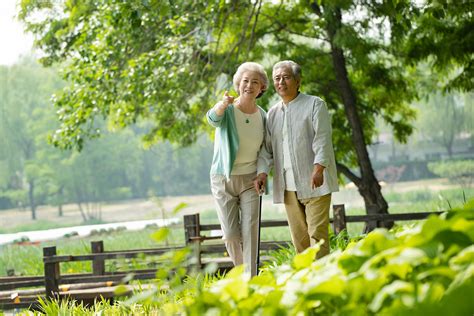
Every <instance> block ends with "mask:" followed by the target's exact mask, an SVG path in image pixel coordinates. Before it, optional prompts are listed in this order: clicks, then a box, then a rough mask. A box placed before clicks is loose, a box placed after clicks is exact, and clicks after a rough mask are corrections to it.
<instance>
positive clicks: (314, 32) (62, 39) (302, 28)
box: [20, 0, 450, 229]
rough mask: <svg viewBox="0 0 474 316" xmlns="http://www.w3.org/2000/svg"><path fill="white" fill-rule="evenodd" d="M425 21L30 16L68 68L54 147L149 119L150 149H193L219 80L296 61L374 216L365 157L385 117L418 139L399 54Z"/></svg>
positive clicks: (268, 12)
mask: <svg viewBox="0 0 474 316" xmlns="http://www.w3.org/2000/svg"><path fill="white" fill-rule="evenodd" d="M445 9H446V10H449V9H450V8H449V6H448V7H447V8H445ZM38 11H42V12H43V15H42V16H43V17H44V19H43V20H38V15H35V13H36V12H38ZM422 16H423V12H422V11H420V10H419V9H418V8H417V7H416V6H415V4H412V3H411V2H410V1H397V2H396V3H392V2H380V3H379V2H366V1H362V0H361V1H356V0H354V1H350V0H338V1H324V0H323V1H300V2H281V3H280V4H275V3H273V2H267V1H262V0H259V1H252V2H250V4H249V3H247V2H243V1H218V0H215V1H206V2H204V1H187V0H183V1H179V2H176V3H171V2H165V1H150V2H143V1H139V0H130V1H126V2H115V1H112V0H101V1H84V2H67V3H65V4H64V6H61V4H59V3H57V2H48V1H27V0H23V1H22V6H21V11H20V18H21V19H22V20H23V21H24V22H25V24H26V25H27V27H28V28H29V30H31V31H32V32H34V33H35V34H37V35H38V38H39V40H38V42H37V44H38V46H39V47H41V48H42V49H43V51H44V52H45V57H44V58H43V62H44V63H45V64H47V65H49V64H52V63H55V62H61V61H67V62H68V65H69V66H68V67H67V68H66V71H65V74H66V79H67V80H69V82H70V84H69V85H68V87H67V88H66V89H65V90H64V91H63V93H62V94H61V95H59V96H58V98H57V99H56V105H57V106H58V108H59V109H60V117H59V118H60V121H61V123H62V125H61V128H60V129H59V130H58V131H57V133H56V134H54V135H53V137H52V140H53V142H54V143H55V144H56V145H58V146H61V147H65V148H71V147H77V148H79V149H80V148H81V147H82V146H83V142H84V139H86V138H88V137H96V136H97V135H98V133H99V132H98V129H97V125H96V123H95V122H96V118H97V117H100V116H102V117H104V118H107V119H108V121H109V122H110V123H111V124H113V125H114V126H125V125H128V124H131V123H133V122H136V121H137V120H151V121H152V124H153V128H151V129H150V131H149V133H148V134H147V136H146V137H145V141H146V142H148V143H154V142H156V141H158V140H159V139H169V140H171V141H175V142H180V143H181V144H189V143H191V142H193V141H194V140H195V139H196V135H197V134H198V133H199V130H201V129H202V128H203V124H202V123H203V117H204V113H205V111H206V110H207V109H208V108H209V106H210V105H211V104H212V103H213V101H214V100H215V98H216V94H218V93H221V90H222V89H221V88H222V87H220V86H219V85H218V84H217V82H218V81H217V78H220V77H221V76H222V74H224V75H227V76H229V75H231V74H232V73H233V71H234V70H235V68H236V66H237V65H238V64H239V63H240V62H242V61H244V60H256V61H261V62H262V63H264V64H265V65H267V66H271V63H272V62H273V61H275V60H278V59H287V58H292V59H294V60H295V61H297V62H299V63H300V64H301V65H302V66H303V69H304V81H303V83H304V87H303V89H304V91H307V92H309V93H312V94H317V95H322V96H323V97H324V99H325V100H326V101H327V103H328V105H329V108H330V111H331V113H332V117H333V125H334V131H335V133H334V141H335V149H336V155H337V161H338V169H339V170H340V172H342V173H343V174H344V175H345V176H346V177H348V178H349V179H350V180H352V181H353V182H354V183H355V184H356V185H357V187H358V188H359V191H360V193H361V195H362V196H363V198H364V201H365V204H366V209H367V212H368V213H387V209H388V205H387V203H386V201H385V199H384V198H383V195H382V194H381V188H380V186H379V184H378V181H377V179H376V177H375V175H374V171H373V168H372V165H371V162H370V159H369V156H368V153H367V148H366V147H367V145H368V144H370V142H371V139H374V136H375V135H376V134H377V131H376V129H375V118H376V117H381V118H382V119H383V120H384V121H385V122H387V123H388V124H389V125H390V126H391V127H392V128H393V131H394V134H395V137H396V139H397V140H399V141H401V142H404V141H406V139H407V137H408V136H409V135H410V133H411V132H412V130H413V128H412V125H411V124H412V122H413V120H414V118H415V112H414V111H413V110H412V109H411V108H410V107H408V105H407V104H408V102H409V101H411V100H412V99H413V98H414V97H415V96H416V93H415V91H414V89H413V87H414V86H413V78H414V76H413V73H410V71H411V70H412V69H411V68H407V67H406V65H405V64H404V63H403V62H405V59H404V58H402V57H401V56H403V54H404V53H405V52H406V50H407V38H406V37H403V31H405V30H406V29H407V27H406V25H409V23H410V18H413V19H414V18H420V19H421V18H422ZM32 17H34V18H35V19H33V18H32ZM413 42H416V41H413ZM266 98H267V99H264V103H265V101H268V95H267V96H266ZM353 166H358V171H353V170H351V168H352V167H353ZM379 224H380V225H382V226H386V227H390V226H391V224H392V223H389V222H388V223H379ZM367 228H368V229H372V228H374V226H372V225H371V226H368V227H367Z"/></svg>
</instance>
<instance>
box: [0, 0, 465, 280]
mask: <svg viewBox="0 0 474 316" xmlns="http://www.w3.org/2000/svg"><path fill="white" fill-rule="evenodd" d="M18 3H19V2H18ZM22 3H23V4H24V7H21V8H20V7H19V6H16V7H15V1H3V2H2V3H1V5H2V7H1V9H2V10H1V14H2V16H1V19H2V20H1V23H2V24H1V27H0V34H1V36H2V38H1V39H0V41H1V42H2V43H3V45H2V49H1V55H0V56H2V61H1V64H2V65H1V66H0V100H1V103H0V234H2V235H8V234H17V233H19V235H18V239H17V240H16V242H14V243H13V244H10V243H9V244H8V245H0V253H1V256H0V274H2V275H5V274H7V272H8V270H11V269H12V268H16V269H17V270H16V273H20V274H22V273H26V274H40V273H41V269H42V267H41V264H37V262H36V261H40V260H41V257H40V255H39V249H40V247H42V246H46V245H53V244H54V245H58V246H59V247H63V248H62V249H63V250H60V251H66V252H67V251H69V252H73V253H74V252H78V253H80V252H81V251H84V250H85V246H84V245H85V243H86V242H87V241H89V240H90V239H94V238H101V239H104V240H105V242H106V247H107V249H127V248H130V247H138V248H139V247H143V248H146V247H151V246H152V245H153V244H154V243H155V241H154V240H153V238H150V236H151V235H153V232H154V231H155V230H156V228H155V227H153V226H152V227H148V228H146V229H143V230H141V231H139V232H138V233H136V234H135V233H131V232H124V231H123V230H120V231H113V230H111V231H105V230H104V231H100V232H97V231H95V232H94V233H95V234H97V233H98V234H99V235H100V236H99V237H97V236H91V237H88V238H86V239H83V238H82V237H81V238H79V237H78V236H75V234H74V229H71V231H69V232H67V233H65V235H64V236H63V237H64V238H62V239H61V240H50V241H45V242H41V243H38V242H36V241H33V240H29V239H28V238H24V237H22V233H23V232H27V231H38V230H43V231H44V235H45V236H46V235H47V230H48V229H55V228H59V227H64V226H70V227H76V226H79V225H101V224H110V223H119V225H120V223H126V222H133V221H138V220H153V219H157V218H168V219H169V218H178V220H179V219H180V218H181V217H182V215H184V214H190V213H196V212H199V213H201V214H202V215H203V217H202V218H203V220H204V221H205V222H206V221H207V222H212V223H215V222H217V217H216V215H215V211H214V206H213V201H212V197H211V196H210V194H209V193H210V189H209V167H210V163H211V159H212V151H213V149H212V146H213V145H212V130H211V129H210V128H209V126H207V125H206V124H205V118H204V113H205V110H206V109H208V108H209V107H210V106H212V104H213V102H215V101H216V100H218V99H219V98H220V95H221V94H222V91H223V90H224V89H228V88H230V87H231V84H230V78H231V76H232V74H233V71H234V70H235V69H236V67H237V66H238V65H239V64H240V63H241V62H242V61H244V60H248V59H251V60H255V61H259V62H262V64H263V65H264V66H265V67H266V69H267V71H268V74H270V73H271V65H272V64H273V63H274V62H275V61H277V60H279V59H282V58H293V59H295V60H296V61H298V62H299V63H301V64H302V65H303V86H302V91H303V92H308V93H311V94H315V95H319V96H321V97H323V99H325V100H326V101H327V103H328V106H329V109H330V113H331V116H332V119H333V122H332V123H333V130H334V141H335V151H336V155H337V159H338V162H339V163H341V164H343V166H342V168H341V170H344V172H341V176H340V180H341V181H340V189H341V191H340V192H339V193H336V194H334V197H333V203H335V204H340V203H343V204H345V206H346V211H347V213H348V214H365V213H366V209H367V204H366V201H365V200H364V199H363V197H361V195H360V194H359V192H358V188H357V185H356V184H355V183H354V181H352V180H354V179H355V180H357V179H360V176H361V173H360V170H359V167H360V165H359V163H360V161H361V160H360V159H359V156H358V153H357V154H356V150H355V148H354V147H357V144H355V143H354V142H353V141H352V139H351V133H352V131H353V130H354V128H353V127H354V126H352V125H351V124H349V123H348V119H346V117H345V113H344V105H345V104H344V100H342V98H341V96H339V95H338V93H339V92H338V90H337V86H338V85H337V81H338V80H339V79H340V78H337V76H336V75H334V73H332V71H333V69H332V68H331V67H332V66H331V65H332V63H331V58H330V56H331V54H330V52H334V48H333V47H331V46H330V45H329V44H328V40H331V41H332V42H331V43H333V44H334V43H336V44H337V45H339V46H340V47H343V48H344V49H345V51H344V52H345V54H346V55H345V56H346V58H347V59H346V67H347V69H348V70H349V76H348V78H349V79H350V80H351V83H352V85H353V87H354V92H355V94H356V98H355V101H356V103H357V104H358V106H359V108H358V111H359V114H360V122H359V123H361V127H362V129H363V132H364V141H365V145H366V146H363V147H364V148H365V150H366V151H367V153H368V157H369V158H370V163H371V164H372V167H373V170H374V175H375V177H376V179H377V183H379V185H380V186H381V192H382V193H383V196H384V198H385V199H386V201H387V202H388V206H389V208H388V211H389V212H390V213H402V212H425V211H444V210H449V209H453V208H457V207H460V206H462V205H464V204H465V203H466V201H468V200H470V199H472V198H473V197H474V191H473V188H472V180H473V173H474V171H473V163H474V133H473V131H474V104H473V94H472V76H471V73H470V71H472V69H471V68H472V44H469V43H472V41H470V39H471V38H472V32H469V31H466V30H469V27H467V26H469V25H471V24H472V22H469V21H467V22H466V21H465V20H463V19H465V17H466V14H467V15H469V14H471V13H472V11H470V9H472V6H470V5H469V3H468V2H462V1H461V2H460V3H458V5H452V6H451V7H446V6H445V5H443V4H442V3H441V4H438V3H435V2H431V1H427V2H426V3H427V6H426V7H427V12H428V13H429V17H424V16H422V17H420V16H417V15H416V14H413V15H409V13H410V14H411V13H413V12H410V11H409V10H408V7H410V5H409V4H413V3H412V2H409V1H408V2H403V1H401V2H399V4H398V5H399V6H400V7H395V4H394V5H393V7H391V5H390V2H386V3H385V4H384V5H382V4H380V6H379V7H377V5H378V3H377V2H374V3H371V4H372V5H373V6H372V7H369V6H367V7H364V4H360V3H362V2H360V3H359V2H357V1H341V2H340V3H339V2H338V3H339V4H340V5H341V6H342V8H343V11H345V12H346V14H348V15H346V16H345V19H344V20H343V22H344V23H345V24H346V25H345V27H346V28H342V29H341V30H342V31H341V30H340V37H339V38H337V39H334V38H331V37H330V36H329V39H327V38H326V39H321V38H320V37H321V36H323V35H324V32H322V31H321V30H322V29H323V28H324V23H323V24H318V23H320V22H318V23H316V22H315V21H321V20H318V19H317V18H315V16H317V15H318V13H317V10H316V9H317V5H316V4H317V3H318V2H308V1H301V2H300V1H282V2H281V3H280V2H278V1H268V2H266V1H250V2H249V3H250V4H251V5H250V6H245V5H241V4H244V2H239V1H217V2H216V10H214V11H213V10H211V9H212V6H206V5H205V4H204V3H203V2H200V1H198V2H196V3H194V1H182V2H180V4H179V5H177V6H176V7H166V4H163V3H161V2H159V1H158V2H153V1H152V2H150V3H154V5H156V6H157V7H156V8H154V9H157V10H151V11H150V12H148V11H147V10H148V9H150V8H147V7H146V6H145V7H142V5H143V3H142V2H140V1H129V2H126V3H125V2H124V3H122V4H121V5H119V4H118V3H116V2H114V1H100V2H99V1H98V2H94V1H92V2H84V4H83V5H77V7H76V8H75V9H76V11H74V10H73V8H74V6H75V4H73V2H70V4H71V6H72V7H70V8H69V9H70V10H71V12H69V14H70V15H71V17H72V18H71V21H70V22H69V23H71V24H70V25H62V24H57V25H54V27H53V28H52V30H51V29H50V30H47V31H46V32H44V33H42V35H43V36H44V37H41V36H39V37H37V40H38V41H39V44H40V45H43V51H41V49H35V50H33V49H31V43H32V41H33V36H32V35H31V34H30V35H25V34H24V33H23V30H22V29H23V27H24V25H21V24H19V22H18V21H17V20H15V21H16V22H15V21H13V20H12V19H11V17H12V15H16V16H17V17H18V16H20V17H21V19H23V21H24V23H25V24H28V23H34V22H31V20H28V12H34V11H35V10H37V9H38V10H39V9H41V10H46V11H47V10H52V11H54V10H55V9H56V5H60V4H63V3H65V2H62V1H38V2H35V1H22ZM68 3H69V2H68ZM94 3H101V4H102V5H103V7H101V8H100V10H96V9H97V8H94ZM309 3H311V4H312V5H311V6H310V7H311V9H310V10H309V11H310V13H308V8H305V7H304V6H305V5H307V4H309ZM328 3H329V2H328ZM328 3H326V2H324V1H323V4H324V5H328ZM369 3H370V2H369ZM423 3H424V2H423ZM45 4H51V5H46V6H45ZM278 4H281V6H282V8H280V9H278ZM365 4H367V3H365ZM259 5H260V7H259ZM404 5H406V6H405V7H404ZM226 6H229V8H230V9H226ZM336 7H337V5H336ZM252 8H253V11H252V10H251V9H252ZM334 8H335V7H332V6H331V5H328V7H327V10H328V11H329V12H330V11H331V10H332V9H334ZM158 9H159V10H158ZM361 9H362V10H361ZM82 10H84V11H82ZM88 10H91V11H88ZM364 10H365V11H364ZM403 10H406V12H405V11H403ZM311 11H312V12H311ZM466 11H467V13H466ZM347 12H349V13H347ZM354 12H366V13H367V16H364V14H363V13H362V14H361V15H358V14H359V13H356V14H355V15H354ZM402 12H405V13H407V14H406V15H404V14H403V13H402ZM469 12H471V13H469ZM270 13H271V14H270ZM275 13H279V15H275ZM320 13H321V12H320ZM74 14H77V19H75V17H74ZM219 14H224V15H225V17H226V18H227V19H228V20H225V19H221V18H219ZM351 14H352V16H351ZM81 15H83V16H82V17H81ZM89 15H90V16H93V17H94V19H89V20H88V19H85V20H84V19H83V18H84V16H86V17H89ZM384 15H386V16H385V17H386V20H384ZM59 16H60V15H59ZM256 16H259V18H260V19H259V20H258V23H257V18H256ZM276 16H277V17H278V19H276V18H275V17H276ZM336 16H337V15H336ZM348 16H349V18H348ZM40 17H41V15H40ZM43 17H44V16H43ZM163 17H164V18H163ZM167 17H168V18H167ZM209 17H211V18H209ZM244 17H248V19H245V18H244ZM298 17H301V19H298ZM351 17H352V18H351ZM81 18H82V19H83V20H81ZM101 19H103V20H101ZM213 19H215V20H213ZM273 19H275V20H277V22H279V23H281V24H279V23H274V24H272V23H270V22H271V21H273ZM324 19H328V17H327V16H326V17H323V18H322V20H324ZM404 19H406V20H404ZM415 19H420V20H416V21H415ZM443 19H445V20H447V21H449V22H452V23H448V25H449V27H448V28H446V29H443V28H440V27H439V24H438V23H437V22H438V21H443ZM33 20H34V19H33ZM387 20H390V23H393V25H392V26H393V27H399V28H400V29H396V28H393V29H392V31H393V33H392V34H391V35H393V40H394V41H393V42H391V41H389V40H388V34H387V33H385V34H384V30H386V29H385V28H386V27H387V24H386V23H389V22H387ZM471 20H472V19H471ZM8 21H10V22H8ZM12 21H13V22H12ZM97 21H101V23H110V25H107V26H106V27H105V26H104V25H102V24H101V23H97V24H95V22H97ZM150 21H152V22H153V23H152V22H150ZM223 21H224V22H226V23H227V24H226V23H224V22H223ZM328 21H329V22H331V21H330V19H329V20H328ZM139 22H140V23H143V24H142V25H141V24H140V23H139ZM208 22H215V23H217V24H216V25H217V26H219V27H221V28H220V29H219V28H218V27H217V26H216V28H215V30H218V31H219V32H221V35H222V38H220V37H218V36H217V35H216V34H214V36H215V37H214V38H212V37H208V36H204V35H205V32H206V27H214V26H212V25H211V26H210V25H209V24H206V23H208ZM283 22H285V23H283ZM137 23H138V24H137ZM147 23H148V24H147ZM154 23H156V24H154ZM259 23H261V24H259ZM312 23H314V25H313V27H308V25H311V24H312ZM321 23H322V22H321ZM410 23H413V25H417V24H416V23H419V24H418V25H419V26H420V27H419V28H418V29H416V28H414V27H413V28H412V25H411V24H410ZM469 23H470V24H469ZM211 24H212V23H211ZM330 24H331V23H328V25H330ZM46 25H48V23H46ZM51 25H52V24H51ZM143 25H145V26H146V27H147V28H149V29H147V32H140V30H141V27H142V26H143ZM201 25H202V27H201ZM466 25H467V26H466ZM333 26H334V25H333ZM29 27H30V29H35V28H34V26H33V25H32V24H29ZM352 27H353V28H352ZM76 28H77V29H81V28H82V29H81V32H82V33H81V32H76ZM58 29H61V31H58ZM157 29H159V32H155V33H153V31H156V30H157ZM36 30H37V35H38V34H39V33H41V31H39V30H40V29H36ZM236 30H238V31H236ZM101 31H105V32H104V33H101ZM203 32H204V33H203ZM246 32H247V33H246ZM411 32H413V33H411ZM417 32H418V33H417ZM84 34H86V35H87V36H85V35H84ZM97 34H99V35H98V36H97ZM150 34H153V36H155V37H153V36H152V37H149V35H150ZM203 34H204V35H203ZM404 34H407V35H406V37H405V35H404ZM433 34H435V35H436V36H433V37H431V36H432V35H433ZM333 35H334V34H333ZM81 36H84V37H83V38H82V37H81ZM95 36H97V38H95ZM239 36H240V37H239ZM272 36H274V37H272ZM410 36H412V37H410ZM417 36H418V37H417ZM78 37H79V38H81V40H80V41H77V38H78ZM323 37H324V36H323ZM438 37H439V38H441V39H442V40H441V41H439V38H438ZM417 38H423V41H418V42H417ZM96 39H97V40H99V42H100V40H103V42H101V43H99V44H98V43H97V42H96V41H95V40H96ZM151 40H153V41H155V42H154V45H156V46H154V45H151V46H147V45H146V44H147V43H148V44H150V43H151ZM443 40H444V42H443ZM430 41H433V42H430ZM25 43H26V44H25ZM61 43H62V44H61ZM66 43H67V45H66ZM125 43H127V44H125ZM131 43H136V45H134V44H131ZM447 43H449V45H448V44H447ZM214 44H216V45H215V47H214V46H212V45H214ZM68 45H70V46H68ZM234 45H235V46H234ZM292 45H293V46H292ZM337 45H336V46H337ZM289 46H290V47H293V49H289V48H288V47H289ZM235 47H241V48H239V49H237V50H234V51H232V50H231V49H230V48H233V49H235ZM45 48H46V49H47V50H46V51H44V49H45ZM67 49H70V51H67ZM14 52H15V53H14ZM124 52H126V54H125V53H124ZM268 52H271V53H272V54H269V53H268ZM336 53H337V50H336ZM206 54H208V55H206ZM213 54H214V55H213ZM124 55H126V56H127V58H128V59H127V62H126V63H122V62H123V61H124V60H125V59H124ZM97 56H99V57H97ZM101 56H102V57H104V58H102V57H101ZM188 57H189V58H188ZM194 58H196V59H194ZM207 58H209V59H207ZM38 59H41V61H42V63H43V64H44V65H47V66H48V67H44V66H43V65H42V64H41V63H40V62H39V61H38ZM118 73H119V74H120V75H119V76H117V74H118ZM110 83H113V84H112V85H110ZM233 93H235V92H233ZM110 99H113V100H114V101H113V102H108V101H107V100H110ZM276 100H278V98H277V96H276V95H275V92H274V90H273V89H272V88H271V89H269V91H268V92H267V93H266V95H265V97H264V98H263V99H262V101H261V105H262V106H263V107H265V108H267V109H268V108H269V106H271V104H273V103H274V102H275V101H276ZM53 145H55V146H56V147H54V146H53ZM359 145H360V144H359ZM358 148H359V149H360V146H359V147H358ZM60 149H62V150H60ZM344 167H347V168H344ZM343 174H344V175H343ZM347 175H348V176H347ZM356 182H357V181H356ZM372 184H373V183H372ZM263 218H264V219H274V218H285V214H284V210H283V208H282V207H281V206H275V205H273V204H272V202H271V196H266V197H265V198H264V209H263ZM97 227H100V226H97ZM363 228H364V227H363V225H362V224H351V225H350V226H349V233H350V235H351V236H358V235H360V234H361V233H362V231H363ZM91 230H92V229H91ZM273 234H274V235H267V236H264V237H263V238H264V239H267V240H268V239H270V240H271V239H277V238H279V239H280V238H282V237H281V236H282V235H284V236H286V238H289V235H288V234H287V230H284V231H280V232H274V233H273ZM285 234H286V235H285ZM180 238H182V237H180ZM180 238H177V239H176V238H175V241H178V242H180V241H182V240H181V239H180ZM60 249H61V248H60ZM25 257H28V258H30V259H29V260H26V261H25V260H24V258H25ZM19 258H20V259H19ZM34 262H36V263H34ZM80 268H81V267H79V268H77V269H80ZM74 269H76V268H74Z"/></svg>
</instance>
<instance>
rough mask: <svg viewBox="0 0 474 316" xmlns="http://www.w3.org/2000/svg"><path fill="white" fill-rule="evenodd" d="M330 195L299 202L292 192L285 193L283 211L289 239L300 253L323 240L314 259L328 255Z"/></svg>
mask: <svg viewBox="0 0 474 316" xmlns="http://www.w3.org/2000/svg"><path fill="white" fill-rule="evenodd" d="M330 205H331V194H327V195H323V196H320V197H315V198H310V199H302V200H299V199H298V198H297V196H296V192H294V191H285V209H286V215H287V217H288V225H289V226H290V232H291V239H292V241H293V245H294V246H295V248H296V251H297V252H298V253H299V252H302V251H303V250H305V249H306V248H308V247H310V246H313V245H314V244H316V243H317V242H319V241H320V240H322V239H324V244H322V245H321V249H320V250H319V252H318V254H317V255H316V258H321V257H323V256H325V255H327V254H329V207H330Z"/></svg>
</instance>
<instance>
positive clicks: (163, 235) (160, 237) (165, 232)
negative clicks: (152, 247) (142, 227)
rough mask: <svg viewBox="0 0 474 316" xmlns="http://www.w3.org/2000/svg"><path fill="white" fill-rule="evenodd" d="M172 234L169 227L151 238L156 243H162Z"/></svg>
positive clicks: (161, 229)
mask: <svg viewBox="0 0 474 316" xmlns="http://www.w3.org/2000/svg"><path fill="white" fill-rule="evenodd" d="M169 234H170V229H169V228H168V227H163V228H160V229H159V230H157V231H156V232H154V233H153V234H151V238H152V239H153V240H154V241H156V242H161V241H163V240H165V239H166V238H167V237H168V235H169Z"/></svg>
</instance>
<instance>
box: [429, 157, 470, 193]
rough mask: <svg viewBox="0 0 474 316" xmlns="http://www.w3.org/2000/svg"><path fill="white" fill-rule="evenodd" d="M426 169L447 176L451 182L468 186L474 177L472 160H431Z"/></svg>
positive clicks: (464, 186)
mask: <svg viewBox="0 0 474 316" xmlns="http://www.w3.org/2000/svg"><path fill="white" fill-rule="evenodd" d="M428 169H430V171H431V172H433V173H435V174H436V175H438V176H440V177H443V178H448V179H449V180H450V181H451V182H453V183H457V184H460V185H461V186H462V187H463V188H470V187H471V185H472V181H473V179H474V160H473V159H471V160H455V161H445V162H431V163H429V164H428Z"/></svg>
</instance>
